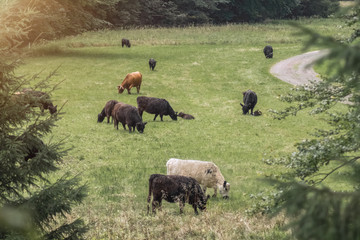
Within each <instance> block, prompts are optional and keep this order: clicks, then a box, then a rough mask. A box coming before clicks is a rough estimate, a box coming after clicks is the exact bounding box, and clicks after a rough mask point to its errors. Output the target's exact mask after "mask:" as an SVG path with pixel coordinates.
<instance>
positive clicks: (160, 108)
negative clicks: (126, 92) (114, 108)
mask: <svg viewBox="0 0 360 240" xmlns="http://www.w3.org/2000/svg"><path fill="white" fill-rule="evenodd" d="M136 101H137V105H138V110H139V113H140V116H141V117H142V114H143V112H144V111H145V112H147V113H150V114H155V117H154V121H155V119H156V117H157V116H158V115H160V119H161V121H162V120H163V116H164V115H165V116H166V115H169V116H170V117H171V119H172V120H175V121H176V120H177V113H176V112H174V110H173V109H172V107H171V106H170V104H169V102H168V101H166V100H165V99H163V98H154V97H145V96H141V97H138V98H137V99H136Z"/></svg>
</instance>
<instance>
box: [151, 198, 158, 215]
mask: <svg viewBox="0 0 360 240" xmlns="http://www.w3.org/2000/svg"><path fill="white" fill-rule="evenodd" d="M151 205H152V212H153V213H154V214H155V213H156V211H155V209H156V208H157V207H158V206H159V205H160V203H159V202H158V201H155V200H153V201H152V204H151Z"/></svg>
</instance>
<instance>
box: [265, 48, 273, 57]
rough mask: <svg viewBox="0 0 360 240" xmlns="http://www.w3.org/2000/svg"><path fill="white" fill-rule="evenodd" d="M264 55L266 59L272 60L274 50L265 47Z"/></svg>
mask: <svg viewBox="0 0 360 240" xmlns="http://www.w3.org/2000/svg"><path fill="white" fill-rule="evenodd" d="M263 52H264V55H265V57H266V58H272V57H273V48H272V46H270V45H268V46H265V47H264V50H263Z"/></svg>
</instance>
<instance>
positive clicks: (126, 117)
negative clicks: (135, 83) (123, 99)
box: [112, 103, 146, 133]
mask: <svg viewBox="0 0 360 240" xmlns="http://www.w3.org/2000/svg"><path fill="white" fill-rule="evenodd" d="M112 118H113V120H114V127H116V129H119V126H118V125H119V122H121V123H122V125H123V128H124V130H126V128H125V125H128V128H129V133H131V129H132V130H133V132H135V127H136V129H137V130H138V132H139V133H143V132H144V129H145V125H146V122H143V121H142V119H141V117H140V115H139V112H138V110H137V108H136V107H134V106H131V105H128V104H125V103H117V104H115V106H114V109H113V112H112Z"/></svg>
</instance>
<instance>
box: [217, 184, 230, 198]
mask: <svg viewBox="0 0 360 240" xmlns="http://www.w3.org/2000/svg"><path fill="white" fill-rule="evenodd" d="M219 191H220V194H221V195H222V196H223V198H224V199H229V191H230V183H228V182H226V181H224V183H223V185H222V186H220V187H219Z"/></svg>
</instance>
